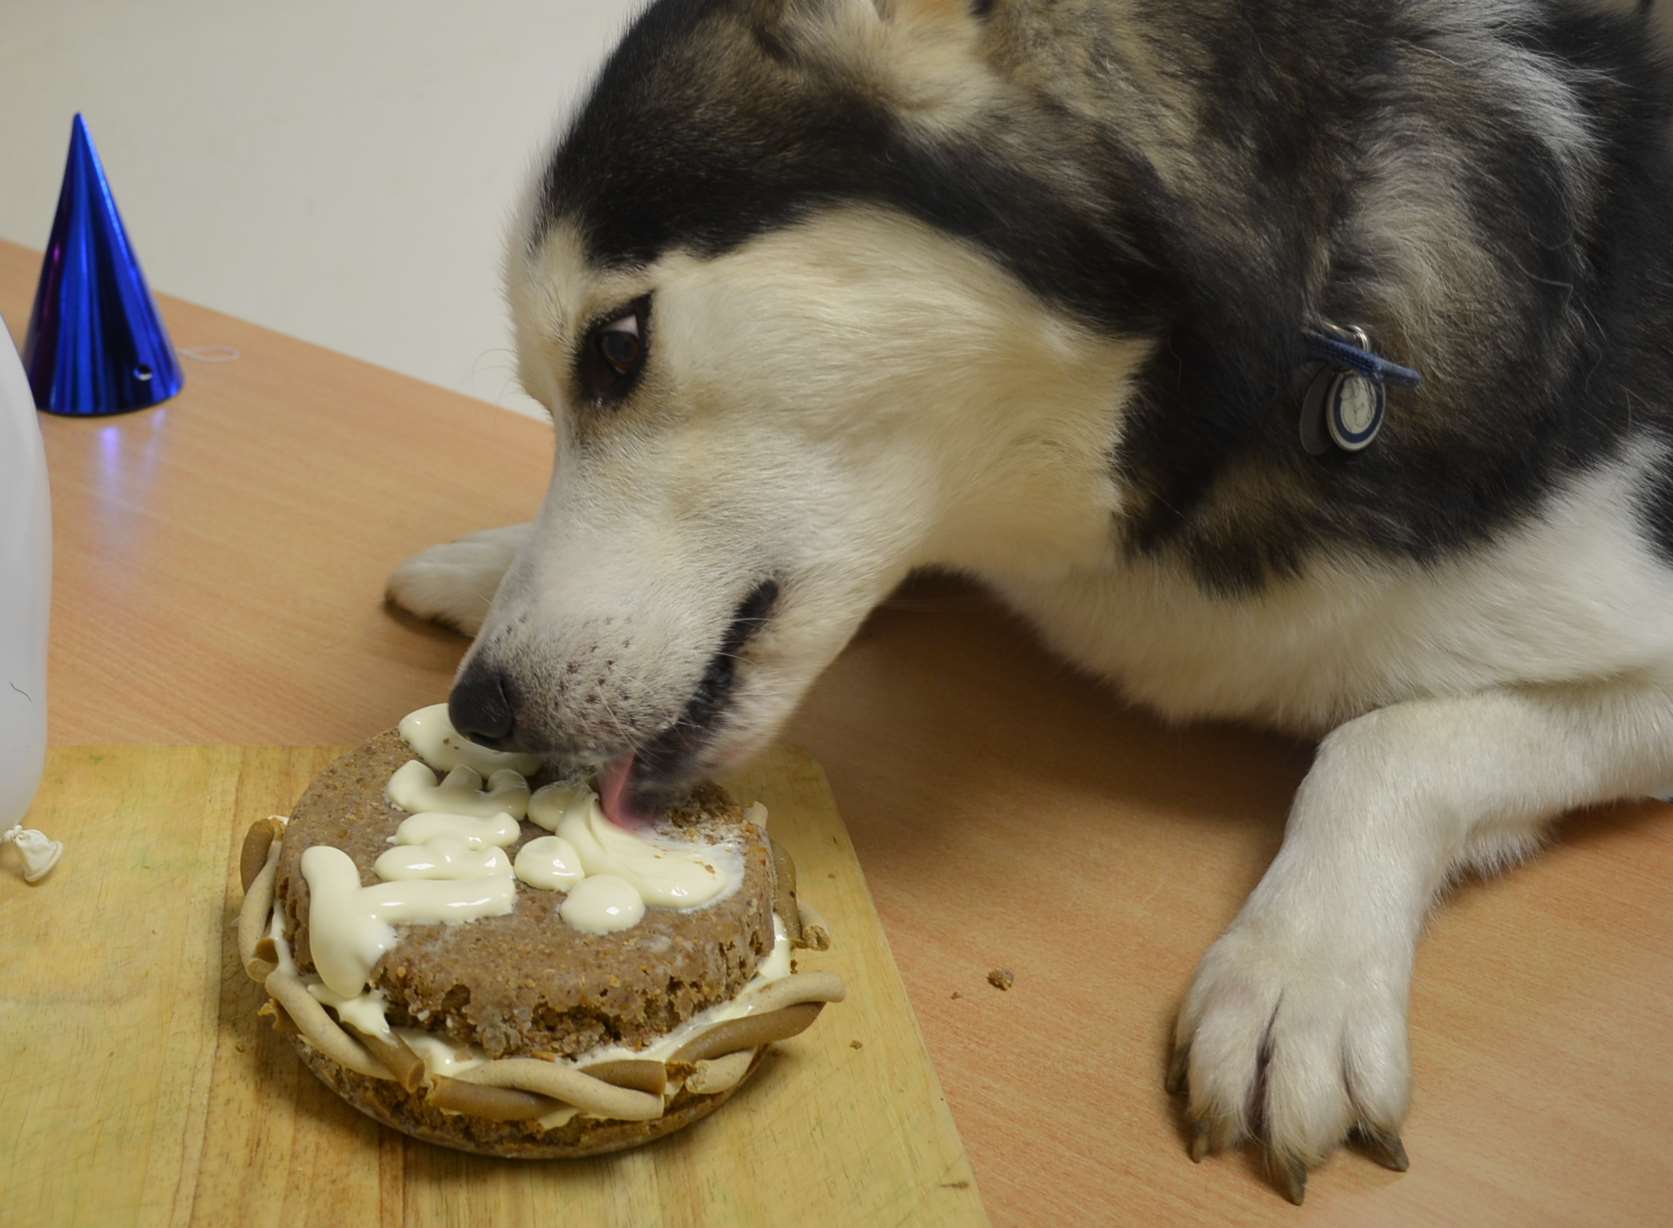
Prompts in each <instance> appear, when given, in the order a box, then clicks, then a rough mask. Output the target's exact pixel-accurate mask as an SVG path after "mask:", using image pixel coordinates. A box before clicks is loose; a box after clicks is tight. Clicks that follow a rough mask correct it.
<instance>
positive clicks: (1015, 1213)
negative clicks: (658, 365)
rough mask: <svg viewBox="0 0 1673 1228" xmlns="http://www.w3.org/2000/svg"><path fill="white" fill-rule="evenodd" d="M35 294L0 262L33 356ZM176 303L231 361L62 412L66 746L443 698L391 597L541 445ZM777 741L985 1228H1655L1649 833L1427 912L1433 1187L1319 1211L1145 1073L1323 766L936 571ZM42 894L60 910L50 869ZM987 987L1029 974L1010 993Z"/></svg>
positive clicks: (330, 733) (1672, 1083) (1661, 938)
mask: <svg viewBox="0 0 1673 1228" xmlns="http://www.w3.org/2000/svg"><path fill="white" fill-rule="evenodd" d="M37 269H38V257H37V256H35V255H34V254H33V253H30V252H26V251H24V250H23V249H21V248H18V247H15V246H9V245H6V244H0V311H3V312H4V314H5V316H6V318H7V320H8V321H9V322H10V323H11V326H12V328H13V329H14V330H15V331H16V333H18V334H21V332H22V329H23V325H24V322H25V320H26V318H27V312H28V307H29V301H30V295H31V293H32V291H33V287H34V281H35V276H36V273H37ZM329 286H330V275H329V273H327V272H322V277H321V293H329V292H330V289H329ZM163 308H164V313H165V315H166V316H167V318H168V322H169V326H170V328H171V330H172V332H173V335H174V339H175V342H176V344H177V345H178V346H181V347H195V346H208V345H230V346H233V347H236V348H237V350H238V351H239V352H240V355H241V357H240V358H239V359H238V360H237V361H235V362H231V363H227V364H224V365H206V364H203V363H198V362H193V361H190V360H188V361H187V362H186V364H185V365H186V379H187V387H186V392H185V393H184V395H182V396H181V397H180V398H179V399H177V400H175V401H173V402H171V403H169V404H168V405H166V406H164V407H162V408H160V409H156V410H152V411H149V412H145V413H140V414H135V415H131V416H127V417H120V418H113V419H105V420H95V421H66V420H62V419H52V418H47V419H43V423H42V425H43V428H44V431H45V435H46V444H47V452H48V455H49V461H50V466H51V473H52V484H53V498H54V504H55V512H56V526H55V541H56V548H57V575H56V581H55V589H54V602H53V645H52V659H51V676H50V692H51V693H50V701H49V702H50V711H51V737H52V740H53V742H54V744H56V745H69V744H78V743H91V742H158V743H202V742H223V743H280V744H293V745H321V744H330V743H339V742H353V741H357V740H359V739H361V738H363V737H365V736H367V735H369V734H372V733H374V732H376V731H377V730H379V729H382V728H385V727H387V726H388V725H389V724H391V722H392V721H393V719H394V718H395V717H397V716H398V715H400V714H401V713H403V712H405V711H407V710H408V709H409V708H412V707H415V706H417V705H419V704H421V703H427V702H431V701H433V700H435V699H437V698H439V697H441V696H442V695H443V693H444V692H445V690H446V688H447V685H448V682H449V678H450V676H451V673H452V670H453V667H454V664H455V662H456V661H457V659H458V656H459V654H460V651H461V649H462V647H463V644H462V642H461V641H460V640H458V639H457V638H455V637H453V636H451V635H449V634H447V633H445V632H442V631H439V630H435V629H433V628H430V627H426V626H421V625H418V624H416V623H413V622H411V621H409V620H406V619H403V618H401V617H398V616H396V615H393V614H391V613H390V612H389V611H388V610H386V609H384V608H383V606H382V603H381V595H382V589H383V582H384V577H385V576H386V574H387V573H388V572H389V570H390V568H391V567H392V566H394V565H395V563H397V562H398V561H399V560H400V559H402V558H403V557H405V556H406V555H408V554H410V553H412V552H413V551H415V550H418V549H421V548H422V547H424V546H427V545H430V544H432V543H434V542H438V541H443V540H446V539H448V538H451V537H456V536H459V535H461V534H464V533H467V532H470V531H473V530H476V529H480V528H484V527H486V526H489V525H497V524H504V523H510V522H512V521H515V520H520V519H525V518H527V517H528V516H529V514H530V513H531V512H532V511H533V510H534V508H535V506H536V504H537V502H538V500H539V498H540V494H541V491H542V488H543V486H544V482H545V477H546V472H547V467H548V460H549V453H550V448H551V438H550V432H549V431H548V430H547V429H546V428H545V427H544V426H543V425H542V424H540V423H537V422H533V421H529V420H526V419H523V418H519V417H517V416H515V415H512V414H509V413H502V412H497V411H495V410H493V409H491V408H489V407H487V406H484V405H481V404H478V403H475V402H472V401H470V400H468V399H466V398H464V397H461V396H458V395H456V394H454V393H451V392H446V391H443V390H441V389H439V388H435V387H431V386H429V385H426V384H422V383H418V382H416V381H414V380H411V379H406V378H403V377H401V376H398V375H394V374H391V373H390V372H387V371H383V370H380V369H378V368H375V367H372V366H369V365H367V364H365V363H361V362H357V361H354V360H352V359H349V358H345V357H343V356H341V355H338V354H334V353H331V352H329V351H326V350H322V349H319V348H316V347H313V346H309V345H305V344H303V343H301V342H298V341H294V340H291V339H289V338H286V337H283V336H279V335H276V334H274V333H271V332H267V331H265V330H263V329H259V328H255V327H253V326H251V325H248V324H245V323H242V322H240V321H237V320H234V319H229V318H227V317H225V316H221V315H217V314H215V313H213V312H209V311H205V310H202V309H200V308H196V307H193V306H191V305H189V304H186V303H181V302H178V301H174V300H167V299H165V300H164V301H163ZM403 309H405V308H403V305H401V304H396V303H392V304H390V310H392V311H399V310H403ZM417 490H423V491H424V492H425V494H424V495H423V496H422V497H416V496H415V495H414V493H413V492H415V491H417ZM4 582H5V577H0V583H4ZM1670 613H1673V612H1668V611H1661V612H1647V616H1654V617H1665V616H1669V614H1670ZM790 736H791V737H792V739H793V740H795V741H797V742H799V743H801V744H802V745H804V746H806V747H808V748H809V749H811V750H812V751H813V752H814V754H815V755H817V756H818V758H819V759H820V760H821V761H822V762H823V763H824V765H825V767H826V768H827V770H828V771H829V774H830V778H831V781H832V783H833V785H834V787H835V791H836V795H837V800H838V802H839V804H840V806H841V808H842V811H843V814H844V816H845V817H846V819H847V821H848V825H849V827H850V829H851V831H852V833H853V838H854V843H855V845H856V846H857V848H858V851H859V855H860V858H861V861H862V864H863V865H864V867H865V870H866V873H867V876H868V878H869V880H870V884H871V888H872V890H873V892H874V893H875V896H876V899H877V904H878V908H879V910H880V912H881V914H882V917H883V920H884V923H885V926H886V928H887V930H888V933H889V937H890V940H891V943H892V945H893V947H894V952H895V956H896V959H897V960H898V962H899V964H900V967H901V970H902V973H903V974H904V976H905V979H906V983H907V986H908V988H909V990H910V992H911V995H912V1000H913V1005H914V1007H915V1009H916V1010H917V1013H918V1015H919V1017H920V1019H921V1021H922V1024H923V1028H924V1032H925V1034H926V1036H927V1039H928V1043H929V1048H930V1052H931V1055H932V1056H933V1058H934V1060H935V1062H936V1065H937V1069H938V1071H939V1073H940V1076H941V1079H942V1082H943V1084H944V1086H945V1088H946V1092H947V1095H948V1098H949V1100H950V1101H951V1104H952V1107H953V1111H954V1115H955V1118H956V1120H957V1122H958V1125H959V1128H960V1130H961V1132H962V1133H963V1136H964V1138H965V1140H966V1142H967V1144H968V1147H969V1151H970V1155H971V1159H972V1161H973V1163H974V1166H975V1169H976V1173H977V1180H978V1183H979V1185H980V1187H981V1190H982V1193H983V1195H984V1197H985V1198H986V1200H987V1203H988V1207H989V1210H990V1212H991V1214H992V1216H993V1218H994V1220H995V1222H996V1223H1001V1224H1042V1225H1047V1224H1052V1225H1055V1224H1079V1223H1117V1222H1131V1223H1139V1224H1147V1225H1149V1224H1160V1223H1173V1222H1179V1223H1195V1222H1211V1221H1233V1222H1238V1223H1273V1224H1295V1223H1298V1222H1315V1223H1353V1224H1355V1225H1367V1224H1378V1223H1387V1224H1412V1223H1425V1224H1430V1223H1470V1224H1492V1223H1505V1224H1510V1223H1515V1224H1518V1225H1526V1224H1533V1223H1582V1222H1588V1223H1647V1222H1650V1221H1651V1220H1652V1219H1660V1220H1661V1222H1666V1221H1667V1217H1668V1216H1669V1215H1670V1214H1673V1212H1669V1210H1668V1207H1669V1205H1673V1114H1670V1112H1669V1109H1670V1108H1673V823H1670V822H1668V821H1666V820H1667V819H1668V817H1669V816H1668V814H1667V811H1666V808H1664V807H1661V806H1658V805H1652V804H1643V805H1638V806H1632V807H1624V808H1619V809H1616V810H1613V811H1610V812H1607V813H1604V814H1599V815H1593V816H1590V817H1587V818H1585V819H1584V820H1574V821H1571V822H1570V823H1568V824H1567V825H1565V827H1564V828H1563V830H1562V834H1561V837H1560V839H1559V840H1558V842H1557V844H1556V846H1555V847H1554V848H1553V849H1552V851H1551V852H1549V853H1548V854H1546V855H1545V856H1544V857H1543V858H1541V859H1539V860H1538V861H1536V862H1534V863H1533V864H1531V865H1529V866H1527V867H1525V868H1523V869H1521V870H1518V871H1517V872H1515V873H1514V874H1511V875H1509V876H1508V877H1506V878H1503V879H1500V880H1498V881H1495V882H1493V883H1489V884H1486V885H1483V886H1472V887H1470V888H1469V889H1467V890H1465V891H1463V892H1461V893H1459V894H1458V895H1457V896H1456V897H1455V899H1454V900H1453V901H1452V902H1450V903H1448V904H1447V905H1446V906H1445V907H1444V908H1443V909H1441V911H1440V912H1439V913H1438V915H1437V916H1436V918H1435V920H1434V922H1433V924H1432V926H1431V930H1430V934H1429V936H1428V938H1427V939H1426V941H1425V943H1424V946H1423V949H1422V954H1421V956H1420V958H1419V961H1418V970H1417V984H1416V990H1415V996H1414V1000H1413V1011H1412V1016H1413V1048H1414V1060H1415V1064H1416V1073H1417V1093H1416V1098H1415V1103H1414V1106H1413V1109H1412V1114H1411V1118H1410V1120H1409V1122H1408V1125H1407V1130H1406V1143H1407V1146H1408V1148H1409V1150H1410V1152H1411V1156H1412V1169H1411V1171H1410V1172H1409V1173H1407V1174H1405V1175H1396V1174H1393V1173H1389V1172H1385V1171H1383V1170H1381V1169H1379V1168H1376V1167H1375V1166H1374V1165H1372V1163H1371V1162H1370V1161H1369V1160H1366V1159H1364V1158H1362V1157H1360V1156H1358V1155H1354V1154H1351V1153H1349V1154H1343V1155H1340V1156H1338V1157H1337V1158H1336V1159H1335V1160H1334V1161H1332V1162H1331V1163H1330V1164H1329V1165H1328V1166H1327V1168H1326V1169H1325V1170H1324V1171H1322V1172H1321V1173H1319V1174H1317V1175H1316V1176H1315V1177H1314V1179H1313V1181H1312V1183H1311V1185H1310V1186H1309V1190H1308V1199H1307V1205H1306V1206H1305V1207H1304V1208H1302V1209H1301V1210H1299V1211H1298V1210H1296V1209H1295V1208H1292V1207H1290V1206H1289V1205H1288V1204H1286V1203H1284V1202H1283V1201H1282V1200H1281V1199H1280V1198H1279V1197H1278V1196H1277V1195H1276V1194H1275V1193H1273V1192H1272V1190H1271V1188H1270V1187H1269V1186H1267V1185H1266V1184H1265V1182H1264V1181H1263V1179H1262V1178H1261V1175H1260V1172H1259V1169H1258V1166H1257V1165H1256V1163H1255V1162H1254V1161H1253V1160H1252V1159H1251V1158H1249V1157H1246V1156H1235V1155H1234V1156H1222V1157H1218V1158H1216V1159H1213V1160H1210V1161H1208V1162H1205V1163H1204V1164H1203V1165H1201V1166H1200V1167H1199V1166H1193V1165H1192V1164H1191V1163H1190V1162H1189V1160H1188V1159H1187V1158H1186V1156H1185V1150H1184V1147H1183V1143H1182V1137H1181V1132H1180V1124H1179V1119H1178V1116H1177V1109H1176V1107H1175V1105H1174V1104H1173V1102H1171V1101H1170V1100H1169V1098H1168V1097H1167V1096H1166V1095H1165V1094H1164V1093H1163V1091H1162V1088H1161V1082H1162V1063H1163V1056H1164V1050H1165V1045H1166V1036H1167V1033H1168V1029H1169V1025H1170V1021H1171V1017H1172V1012H1173V1009H1174V1006H1175V1004H1176V1002H1177V1000H1178V997H1179V995H1180V993H1181V992H1182V991H1183V989H1184V987H1185V985H1186V983H1187V981H1188V979H1189V977H1190V974H1191V970H1192V968H1193V967H1194V965H1195V962H1196V960H1197V957H1198V956H1199V955H1200V954H1201V952H1202V950H1203V948H1204V947H1205V946H1207V944H1208V943H1209V942H1211V941H1212V940H1213V938H1214V937H1215V935H1216V934H1217V933H1218V932H1219V930H1220V929H1221V928H1222V927H1223V926H1224V925H1225V923H1226V922H1227V921H1228V920H1229V919H1230V918H1231V916H1232V915H1233V914H1234V913H1235V911H1236V910H1237V907H1238V905H1239V904H1240V903H1241V901H1242V898H1243V896H1244V894H1245V893H1246V892H1247V891H1248V890H1249V888H1250V887H1251V886H1252V885H1253V884H1254V882H1255V881H1256V879H1257V878H1258V877H1259V875H1260V872H1261V870H1262V868H1263V866H1264V864H1265V863H1266V861H1267V859H1268V858H1269V857H1270V856H1271V854H1272V853H1273V851H1274V850H1275V849H1276V847H1277V845H1278V840H1279V837H1280V834H1281V830H1282V823H1283V816H1284V811H1285V808H1286V805H1287V803H1288V800H1289V797H1290V794H1291V792H1292V790H1293V789H1294V787H1295V785H1296V783H1297V781H1298V780H1299V779H1300V777H1301V774H1302V772H1303V771H1304V770H1305V768H1306V766H1307V762H1308V758H1309V748H1307V747H1305V746H1301V745H1297V744H1294V743H1291V742H1286V741H1282V740H1278V739H1273V738H1267V737H1262V736H1260V735H1256V734H1252V733H1248V732H1243V731H1238V730H1232V729H1225V728H1204V729H1195V730H1190V731H1183V732H1182V731H1170V730H1166V729H1164V728H1162V727H1161V726H1160V725H1159V724H1157V723H1156V722H1154V721H1152V720H1150V719H1148V718H1147V717H1145V716H1143V715H1142V714H1138V713H1135V712H1133V711H1131V710H1129V709H1127V708H1125V707H1123V705H1122V704H1121V703H1120V702H1119V700H1118V699H1117V698H1115V697H1114V696H1113V695H1112V694H1110V693H1109V692H1107V691H1106V690H1104V689H1102V688H1100V687H1098V686H1095V685H1093V684H1091V683H1090V682H1088V681H1086V680H1084V679H1082V678H1080V677H1078V676H1076V675H1075V674H1074V673H1073V672H1072V671H1071V670H1069V669H1068V668H1067V667H1065V666H1063V665H1061V664H1059V663H1058V662H1056V661H1055V660H1053V659H1052V658H1051V657H1049V656H1047V655H1046V654H1045V653H1043V652H1042V651H1041V650H1040V649H1038V648H1037V647H1036V646H1035V645H1034V643H1033V642H1032V641H1031V639H1030V637H1029V635H1028V633H1027V631H1026V630H1025V629H1024V628H1022V627H1020V626H1019V625H1017V624H1016V623H1015V622H1014V621H1013V620H1011V619H1010V618H1008V617H1007V616H1005V615H1004V614H1002V613H1000V612H998V611H997V610H996V609H995V608H994V607H993V606H992V605H991V604H990V603H988V602H987V601H986V600H985V599H983V598H982V597H981V596H980V595H979V594H976V593H973V592H971V591H969V590H968V589H965V588H962V587H959V586H956V585H952V584H948V583H945V582H928V583H917V584H914V585H912V586H909V587H908V588H907V589H906V590H904V591H903V592H902V593H901V594H899V595H897V597H896V598H895V599H894V600H893V601H891V602H890V603H889V604H888V605H887V606H886V607H885V608H883V609H882V610H881V611H879V612H878V613H877V615H876V616H875V617H873V618H872V620H871V621H870V622H869V623H868V624H867V626H866V627H865V629H864V630H863V631H862V632H861V634H860V635H859V637H858V638H857V639H856V641H855V642H854V644H853V645H852V646H851V647H850V648H849V650H848V651H847V652H846V653H845V654H844V655H843V657H842V659H841V660H840V661H838V662H837V663H836V665H835V666H833V667H832V668H831V670H830V671H829V672H828V673H827V675H826V676H825V677H824V679H823V680H822V681H821V682H820V683H819V684H818V686H817V687H816V688H815V689H814V691H813V693H812V695H811V696H810V697H809V699H808V701H807V704H806V706H805V709H804V711H803V713H802V715H801V716H800V717H799V719H798V720H797V721H796V723H795V725H794V727H793V729H792V730H791V734H790ZM67 855H68V856H70V857H76V856H82V855H86V851H85V850H77V849H75V848H71V849H70V850H69V852H68V854H67ZM22 889H23V888H22V887H21V886H19V885H17V884H16V881H15V879H7V880H5V881H0V891H13V890H22ZM38 890H39V891H40V896H39V901H38V906H39V907H42V908H50V907H51V901H52V896H51V884H50V880H49V881H48V883H47V884H46V885H44V886H43V887H41V888H39V889H38ZM996 967H1007V968H1010V969H1013V970H1014V971H1015V973H1016V985H1015V988H1013V989H1012V990H1010V991H1009V992H1008V993H1001V992H998V991H997V990H995V989H992V988H990V987H989V985H988V984H987V982H986V979H985V978H986V974H987V972H988V971H989V970H990V969H992V968H996ZM0 986H3V972H0ZM0 1003H3V988H0ZM3 1018H4V1011H3V1007H0V1043H3V1041H4V1022H3ZM0 1061H3V1059H0ZM0 1218H3V1213H0Z"/></svg>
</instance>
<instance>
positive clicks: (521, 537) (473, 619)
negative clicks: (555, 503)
mask: <svg viewBox="0 0 1673 1228" xmlns="http://www.w3.org/2000/svg"><path fill="white" fill-rule="evenodd" d="M529 528H530V526H528V525H526V524H514V525H509V526H507V527H506V528H503V529H488V530H485V531H484V532H481V533H473V534H471V535H470V536H469V537H463V538H460V539H459V540H458V541H456V542H448V543H447V544H446V545H445V546H431V547H430V549H428V550H426V551H424V553H422V554H417V555H414V556H413V557H412V558H410V559H408V560H407V561H406V562H404V563H402V564H401V565H400V566H399V567H397V568H396V569H395V572H394V574H393V575H391V576H390V577H389V588H388V590H387V591H386V593H385V597H386V599H387V600H388V601H389V603H390V604H391V605H397V606H400V607H401V608H402V609H403V610H406V611H407V612H409V613H412V614H416V615H418V617H420V618H427V619H430V620H431V621H432V622H438V623H441V624H443V625H444V626H448V627H453V628H455V629H457V630H459V631H462V632H464V634H466V635H470V636H474V635H475V634H476V633H477V631H478V630H480V629H481V627H482V620H483V619H484V618H486V617H487V615H488V606H489V604H490V603H491V602H492V601H493V600H494V591H495V590H496V589H498V588H499V586H500V580H501V579H503V578H504V576H505V573H506V569H507V568H509V567H510V566H511V561H512V560H513V559H514V558H516V557H517V551H519V550H520V549H522V547H523V543H524V542H525V541H526V540H528V536H529Z"/></svg>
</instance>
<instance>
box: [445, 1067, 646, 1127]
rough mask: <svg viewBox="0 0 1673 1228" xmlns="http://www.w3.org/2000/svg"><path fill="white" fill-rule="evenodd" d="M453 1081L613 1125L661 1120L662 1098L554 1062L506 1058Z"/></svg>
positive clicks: (464, 1073)
mask: <svg viewBox="0 0 1673 1228" xmlns="http://www.w3.org/2000/svg"><path fill="white" fill-rule="evenodd" d="M456 1077H457V1078H459V1079H461V1080H463V1081H464V1082H466V1083H475V1084H478V1085H479V1086H483V1087H511V1088H516V1089H517V1090H518V1091H523V1092H534V1093H536V1094H537V1095H541V1096H550V1097H551V1098H552V1099H554V1100H560V1101H562V1102H563V1103H564V1104H570V1105H574V1106H575V1107H576V1108H578V1109H580V1110H581V1111H582V1112H583V1113H590V1114H591V1115H592V1116H594V1117H610V1118H614V1119H615V1120H617V1121H653V1120H655V1119H656V1118H658V1117H661V1116H662V1097H661V1096H653V1095H650V1094H649V1093H647V1092H638V1091H633V1090H631V1089H629V1088H625V1087H612V1086H611V1085H610V1084H608V1083H606V1082H604V1081H603V1080H602V1079H595V1078H593V1077H592V1076H591V1075H587V1074H582V1073H581V1072H580V1071H579V1070H572V1069H570V1068H569V1067H566V1066H559V1065H558V1064H557V1063H556V1062H546V1061H542V1060H541V1059H539V1058H535V1057H508V1058H501V1059H500V1060H499V1061H497V1062H487V1063H485V1064H483V1065H481V1066H478V1067H476V1068H475V1069H473V1070H466V1071H462V1072H461V1073H460V1074H459V1075H457V1076H456Z"/></svg>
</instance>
